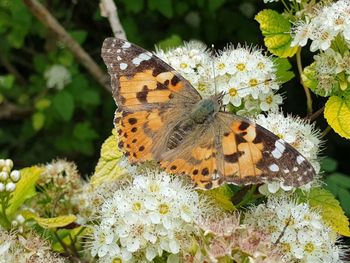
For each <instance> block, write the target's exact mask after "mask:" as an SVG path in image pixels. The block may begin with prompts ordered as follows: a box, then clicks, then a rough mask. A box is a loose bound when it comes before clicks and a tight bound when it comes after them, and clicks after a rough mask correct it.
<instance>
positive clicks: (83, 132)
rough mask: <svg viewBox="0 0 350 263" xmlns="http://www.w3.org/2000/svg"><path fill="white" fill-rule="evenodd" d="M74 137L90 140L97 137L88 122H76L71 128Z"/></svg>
mask: <svg viewBox="0 0 350 263" xmlns="http://www.w3.org/2000/svg"><path fill="white" fill-rule="evenodd" d="M73 134H74V137H76V138H77V139H79V140H82V141H91V140H93V139H96V138H97V137H98V134H97V133H96V131H95V130H94V129H93V128H92V127H91V124H90V123H89V122H81V123H77V124H76V125H75V127H74V130H73Z"/></svg>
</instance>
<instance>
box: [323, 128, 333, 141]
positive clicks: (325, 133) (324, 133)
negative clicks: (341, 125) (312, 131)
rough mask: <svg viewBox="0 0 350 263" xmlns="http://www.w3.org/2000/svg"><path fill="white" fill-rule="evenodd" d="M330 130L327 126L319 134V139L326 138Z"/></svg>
mask: <svg viewBox="0 0 350 263" xmlns="http://www.w3.org/2000/svg"><path fill="white" fill-rule="evenodd" d="M331 130H332V127H331V126H329V125H328V126H327V128H326V129H325V130H324V131H323V132H322V134H321V139H323V138H324V137H326V135H327V134H328V133H329V132H330V131H331Z"/></svg>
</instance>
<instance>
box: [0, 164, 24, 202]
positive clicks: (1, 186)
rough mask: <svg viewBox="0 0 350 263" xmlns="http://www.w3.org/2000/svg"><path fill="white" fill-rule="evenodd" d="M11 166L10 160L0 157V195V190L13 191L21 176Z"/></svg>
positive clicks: (0, 191)
mask: <svg viewBox="0 0 350 263" xmlns="http://www.w3.org/2000/svg"><path fill="white" fill-rule="evenodd" d="M12 167H13V162H12V160H10V159H6V160H5V159H0V195H1V193H2V192H13V191H14V190H15V189H16V183H17V182H18V181H19V180H20V178H21V173H20V171H18V170H12ZM11 170H12V171H11Z"/></svg>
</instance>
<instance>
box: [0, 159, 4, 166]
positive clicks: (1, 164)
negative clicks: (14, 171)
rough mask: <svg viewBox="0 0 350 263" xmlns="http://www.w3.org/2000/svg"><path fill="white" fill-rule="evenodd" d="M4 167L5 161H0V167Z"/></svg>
mask: <svg viewBox="0 0 350 263" xmlns="http://www.w3.org/2000/svg"><path fill="white" fill-rule="evenodd" d="M3 166H5V160H4V159H0V167H3Z"/></svg>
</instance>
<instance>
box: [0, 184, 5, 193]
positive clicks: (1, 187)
mask: <svg viewBox="0 0 350 263" xmlns="http://www.w3.org/2000/svg"><path fill="white" fill-rule="evenodd" d="M4 190H5V185H4V184H3V183H0V193H1V192H3V191H4Z"/></svg>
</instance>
